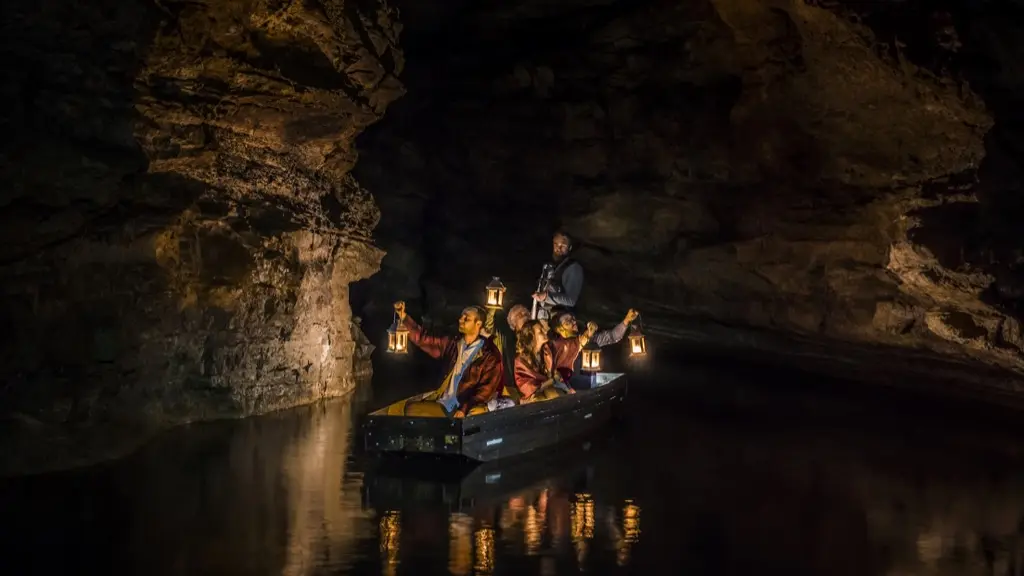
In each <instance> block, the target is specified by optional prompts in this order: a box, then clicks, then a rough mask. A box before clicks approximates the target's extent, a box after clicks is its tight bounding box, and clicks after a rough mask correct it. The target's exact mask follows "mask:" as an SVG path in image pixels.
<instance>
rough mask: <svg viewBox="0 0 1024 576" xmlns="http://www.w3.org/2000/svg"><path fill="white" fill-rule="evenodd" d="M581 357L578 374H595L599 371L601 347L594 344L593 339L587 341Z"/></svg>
mask: <svg viewBox="0 0 1024 576" xmlns="http://www.w3.org/2000/svg"><path fill="white" fill-rule="evenodd" d="M581 355H582V362H581V364H580V372H589V373H591V374H595V373H597V372H600V371H601V347H600V346H598V345H597V344H594V340H593V339H590V340H588V341H587V345H586V346H584V347H583V351H582V352H581Z"/></svg>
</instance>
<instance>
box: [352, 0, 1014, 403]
mask: <svg viewBox="0 0 1024 576" xmlns="http://www.w3.org/2000/svg"><path fill="white" fill-rule="evenodd" d="M401 8H402V9H403V18H404V21H405V24H406V26H407V28H406V36H405V40H404V46H405V47H406V49H407V51H408V52H409V53H410V54H414V53H416V54H418V53H419V52H418V50H421V49H422V50H424V51H426V52H427V53H428V54H429V56H421V60H419V61H415V60H414V59H412V58H411V59H410V66H409V70H408V71H407V74H406V75H405V79H406V81H407V84H408V86H409V87H410V94H409V95H408V96H407V97H405V98H403V99H402V100H400V101H399V102H398V103H396V105H395V106H394V107H393V108H392V109H391V110H390V111H389V116H388V118H387V119H385V121H384V122H382V123H380V124H379V125H377V126H375V127H374V128H372V129H371V130H369V131H368V132H367V133H366V134H365V135H364V136H363V137H362V139H361V140H360V145H361V146H363V147H364V148H365V150H364V152H363V155H362V158H361V160H360V163H359V166H358V167H357V169H356V172H357V174H358V177H359V178H360V181H361V182H363V183H364V184H365V185H367V186H368V187H370V188H371V189H373V190H374V191H375V194H376V195H377V199H378V202H379V204H380V205H381V206H382V214H383V216H382V221H381V225H380V227H379V238H380V239H381V243H382V246H383V247H384V248H385V249H386V250H387V251H388V256H387V257H385V259H384V261H383V264H382V273H381V274H379V275H378V276H376V277H374V278H373V279H371V280H370V281H369V285H370V286H371V288H368V289H365V291H366V292H367V296H365V297H362V296H360V298H359V302H358V305H359V306H360V308H361V309H363V310H366V311H367V312H368V313H373V311H374V310H385V314H386V309H385V307H384V304H385V303H384V302H380V301H378V300H375V299H374V297H373V296H372V292H373V291H374V290H373V289H372V288H373V287H376V288H377V289H379V287H380V286H383V285H384V284H385V283H388V284H389V285H391V286H401V287H402V288H401V289H400V291H401V292H402V294H401V295H402V296H403V297H406V298H415V299H417V300H418V301H419V304H420V306H421V307H422V308H423V309H424V310H426V311H427V312H429V313H430V314H437V315H442V314H443V311H444V310H445V309H446V308H448V307H451V306H458V305H460V304H463V303H466V302H470V301H477V300H479V299H480V297H481V295H482V287H483V285H484V284H485V283H486V281H487V279H489V278H490V276H491V275H495V274H500V275H502V277H503V279H505V280H506V284H508V285H509V287H510V291H509V294H508V298H509V300H520V301H523V300H525V299H526V298H527V296H528V294H529V292H530V291H531V289H532V287H533V285H534V282H535V278H536V274H537V273H538V272H539V269H540V265H541V263H542V262H543V261H544V260H545V259H546V258H547V254H549V251H550V234H551V232H552V231H553V230H554V229H555V228H556V227H558V226H562V227H564V228H565V229H567V230H568V231H569V232H571V233H573V234H574V235H576V236H577V237H578V239H579V241H580V248H579V250H578V253H577V256H578V258H579V259H580V260H581V261H582V262H583V263H584V265H585V268H586V275H587V279H586V284H585V287H584V293H583V303H582V306H581V308H582V311H583V312H584V314H586V315H589V316H590V317H593V318H597V319H599V320H602V321H604V322H611V321H614V320H618V318H619V317H620V314H621V313H622V312H624V310H625V308H626V307H628V306H637V307H639V308H640V309H641V310H643V311H644V324H645V327H647V328H648V329H649V331H651V332H654V333H656V334H658V335H659V336H661V337H668V338H676V339H680V340H684V341H688V342H691V343H695V344H701V345H708V346H709V347H720V346H726V347H729V348H733V349H742V350H747V351H751V350H753V351H759V352H761V353H763V354H765V355H770V356H779V357H783V356H792V355H797V357H798V358H799V357H820V358H832V359H841V360H843V361H844V362H842V363H840V364H839V365H838V366H839V367H840V368H841V369H843V370H847V369H848V367H849V366H850V365H858V364H859V365H867V366H871V367H872V368H886V369H901V370H902V369H908V370H909V369H912V370H913V371H915V372H918V373H923V374H926V375H927V374H938V375H951V374H954V373H956V374H957V375H958V376H961V375H962V376H963V377H964V378H967V379H972V378H973V379H985V380H986V381H987V382H988V383H989V384H995V385H996V386H998V387H999V388H1000V389H1002V390H1004V391H1016V384H1015V382H1016V381H1017V378H1018V376H1019V374H1020V373H1021V371H1024V356H1022V349H1024V340H1021V336H1020V316H1019V312H1018V306H1019V305H1018V303H1019V301H1020V298H1021V291H1020V290H1019V288H1018V285H1019V282H1020V280H1019V279H1018V276H1019V275H1020V269H1019V266H1020V264H1019V262H1020V254H1021V251H1020V246H1022V244H1024V234H1022V233H1021V230H1022V229H1021V228H1020V227H1019V225H1018V224H1017V223H1019V221H1020V216H1021V215H1022V210H1021V206H1020V201H1019V198H1020V197H1021V196H1020V193H1019V187H1020V184H1019V183H1020V182H1021V181H1022V179H1021V178H1020V176H1019V171H1020V168H1019V166H1018V164H1019V163H1018V162H1016V161H1015V160H1014V159H1015V158H1019V157H1020V155H1019V154H1018V153H1017V152H1015V150H1016V147H1018V145H1017V144H1016V141H1017V140H1019V138H1016V137H1015V136H1014V135H1015V134H1017V132H1015V130H1017V127H1018V126H1019V125H1020V123H1019V120H1018V119H1017V117H1019V115H1020V112H1019V110H1020V107H1019V106H1017V105H1016V103H1017V102H1018V100H1019V99H1020V97H1021V96H1020V95H1021V94H1022V92H1021V90H1022V89H1021V82H1020V76H1019V74H1017V70H1018V68H1019V66H1018V65H1017V64H1016V61H1017V60H1019V59H1018V58H1016V57H1015V56H1014V55H1015V54H1018V53H1019V51H1020V50H1021V49H1024V44H1022V42H1021V40H1020V38H1024V36H1021V35H1020V34H1017V33H1014V32H1013V31H1014V30H1019V29H1020V28H1019V27H1020V24H1021V23H1022V22H1024V17H1022V15H1021V13H1020V12H1021V10H1020V8H1019V7H1016V5H1014V6H1003V5H1002V4H1000V6H999V7H996V6H995V5H994V3H985V2H980V3H977V2H975V3H967V2H962V3H958V2H955V1H953V2H946V3H939V4H936V3H923V2H881V3H870V5H867V4H865V3H855V2H849V3H846V2H841V1H836V2H827V3H822V2H802V1H790V0H779V1H770V2H753V1H742V0H706V1H693V2H673V3H669V2H657V1H648V2H616V1H613V0H604V1H583V0H580V1H577V2H572V1H568V0H567V1H564V2H558V3H543V4H541V3H517V5H516V7H515V8H507V9H504V8H500V7H477V8H475V9H469V8H466V9H460V11H459V12H458V14H454V12H455V11H454V10H453V14H451V15H449V16H450V17H449V16H445V20H444V22H445V23H444V24H443V25H442V24H441V23H439V22H438V20H440V19H441V18H440V17H436V16H435V17H433V19H431V18H430V17H428V16H427V15H425V14H419V13H417V12H413V11H411V9H407V7H406V6H404V5H402V6H401ZM442 37H447V38H451V37H458V38H459V39H460V40H459V42H439V41H437V40H438V38H442ZM435 41H437V42H435ZM428 46H429V47H428ZM361 290H363V289H361ZM662 345H663V346H668V345H669V344H668V341H664V342H663V344H662ZM901 358H902V359H903V360H901ZM981 366H985V367H986V368H985V369H981V368H980V367H981Z"/></svg>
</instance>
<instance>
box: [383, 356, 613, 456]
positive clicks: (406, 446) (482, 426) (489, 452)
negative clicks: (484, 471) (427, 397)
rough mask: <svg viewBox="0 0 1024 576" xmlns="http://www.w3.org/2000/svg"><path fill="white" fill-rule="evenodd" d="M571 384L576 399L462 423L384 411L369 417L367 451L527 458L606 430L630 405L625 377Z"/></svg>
mask: <svg viewBox="0 0 1024 576" xmlns="http://www.w3.org/2000/svg"><path fill="white" fill-rule="evenodd" d="M569 384H570V385H571V386H572V387H573V388H575V389H576V394H567V395H565V396H562V397H560V398H555V399H553V400H546V401H543V402H536V403H529V404H520V405H517V406H513V407H510V408H505V409H504V410H497V411H495V412H487V413H485V414H479V415H476V416H468V417H466V418H461V419H450V418H428V417H410V416H393V415H389V414H388V409H389V408H390V406H388V407H385V408H381V409H380V410H377V411H375V412H371V413H370V414H369V415H368V416H367V417H366V421H365V423H364V425H363V438H364V447H365V448H366V451H367V452H370V453H385V454H406V455H408V454H418V455H427V454H429V455H433V456H438V457H453V458H456V459H458V458H462V459H467V460H472V461H476V462H489V461H492V460H498V459H500V458H507V457H510V456H516V455H519V454H525V453H527V452H530V451H533V450H536V449H538V448H543V447H546V446H551V445H553V444H558V443H560V442H564V441H566V440H568V439H571V438H576V437H579V436H581V435H584V434H587V433H589V432H592V431H593V430H595V429H599V428H601V427H603V426H604V425H606V424H607V423H608V421H609V420H611V419H612V417H613V416H614V415H615V413H616V411H617V409H618V407H619V406H620V405H621V403H622V401H623V400H625V398H626V390H627V387H628V386H627V379H626V375H625V374H619V373H607V372H599V373H597V374H594V375H592V376H582V377H574V378H573V379H572V380H571V381H570V383H569ZM419 398H420V396H414V397H412V398H410V399H409V400H418V399H419ZM401 402H406V401H405V400H403V401H401Z"/></svg>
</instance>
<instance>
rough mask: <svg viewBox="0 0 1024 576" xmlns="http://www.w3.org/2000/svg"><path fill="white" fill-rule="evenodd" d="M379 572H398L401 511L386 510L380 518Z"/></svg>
mask: <svg viewBox="0 0 1024 576" xmlns="http://www.w3.org/2000/svg"><path fill="white" fill-rule="evenodd" d="M378 538H379V539H380V557H381V562H382V565H381V574H386V575H388V576H391V575H393V574H397V573H398V553H399V551H400V550H401V539H402V513H401V512H398V511H388V512H385V513H384V515H383V516H382V517H381V519H380V534H379V536H378Z"/></svg>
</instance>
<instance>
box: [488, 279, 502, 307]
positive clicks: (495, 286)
mask: <svg viewBox="0 0 1024 576" xmlns="http://www.w3.org/2000/svg"><path fill="white" fill-rule="evenodd" d="M504 305H505V285H504V284H502V283H501V280H499V279H498V277H497V276H495V277H493V279H491V283H490V284H488V285H487V307H488V308H490V309H492V310H500V309H501V308H502V306H504Z"/></svg>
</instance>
